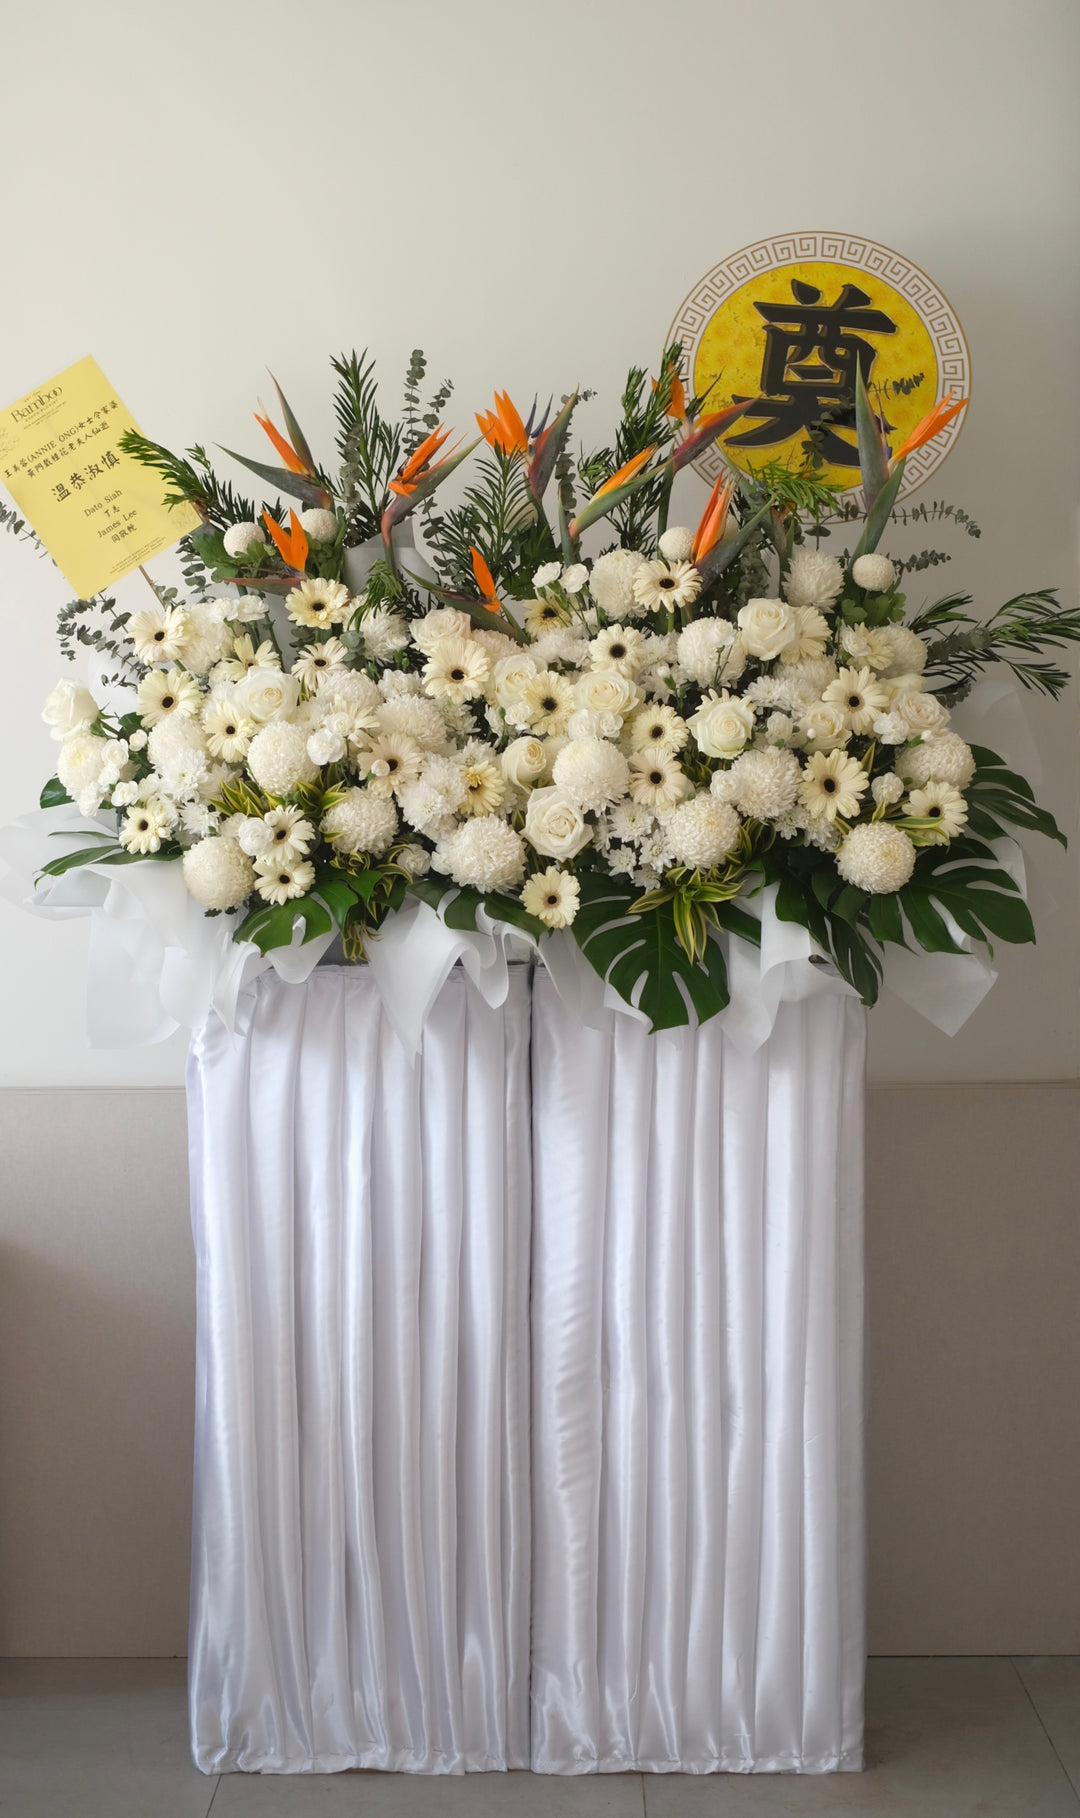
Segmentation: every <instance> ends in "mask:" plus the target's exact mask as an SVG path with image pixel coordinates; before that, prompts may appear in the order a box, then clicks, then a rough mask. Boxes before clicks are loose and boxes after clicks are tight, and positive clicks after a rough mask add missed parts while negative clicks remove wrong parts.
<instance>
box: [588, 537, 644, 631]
mask: <svg viewBox="0 0 1080 1818" xmlns="http://www.w3.org/2000/svg"><path fill="white" fill-rule="evenodd" d="M644 560H645V557H644V556H643V555H640V554H639V553H638V551H637V550H636V549H609V550H608V553H607V555H602V556H598V557H597V559H596V561H595V562H594V563H593V565H592V570H591V572H590V574H589V592H590V593H591V594H592V597H593V599H594V600H595V601H596V604H597V605H598V606H599V607H600V609H601V611H602V612H605V613H606V614H607V616H608V618H609V619H640V618H642V617H643V615H644V613H645V611H646V608H645V606H644V605H643V604H642V602H641V601H640V600H639V599H638V598H637V596H636V594H635V593H634V576H635V575H636V574H637V571H638V569H639V568H640V567H641V565H642V563H643V562H644Z"/></svg>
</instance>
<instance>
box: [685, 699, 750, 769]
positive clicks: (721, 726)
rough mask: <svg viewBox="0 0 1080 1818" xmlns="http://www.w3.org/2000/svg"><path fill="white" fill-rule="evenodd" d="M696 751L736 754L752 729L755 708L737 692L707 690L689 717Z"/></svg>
mask: <svg viewBox="0 0 1080 1818" xmlns="http://www.w3.org/2000/svg"><path fill="white" fill-rule="evenodd" d="M689 726H690V730H691V732H692V733H693V735H694V737H695V739H696V740H697V746H698V750H699V751H703V752H704V753H705V756H706V757H713V758H733V757H737V756H738V754H739V752H740V751H741V750H742V748H743V746H744V745H745V744H746V741H747V739H748V738H749V737H750V734H751V733H752V732H753V730H754V709H753V707H752V706H751V705H750V702H749V701H743V700H740V699H739V698H738V696H736V695H731V694H728V692H727V690H726V689H725V690H724V692H723V694H710V695H708V696H707V697H706V699H705V700H704V701H702V703H701V706H700V707H699V708H698V710H697V712H696V713H695V714H694V715H693V717H692V718H691V720H690V721H689Z"/></svg>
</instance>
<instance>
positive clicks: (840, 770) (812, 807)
mask: <svg viewBox="0 0 1080 1818" xmlns="http://www.w3.org/2000/svg"><path fill="white" fill-rule="evenodd" d="M868 781H869V778H868V777H867V774H866V771H865V770H864V769H863V767H862V765H861V764H860V763H858V762H857V761H856V759H855V758H852V757H848V755H847V753H846V752H845V751H844V750H843V749H837V750H835V751H815V752H814V753H813V755H812V757H810V758H808V759H807V762H806V768H805V770H804V771H803V778H802V782H801V783H800V784H799V800H800V801H801V802H802V804H803V807H804V808H805V809H806V811H807V813H808V814H809V815H810V816H811V817H812V818H813V819H814V820H817V819H821V818H824V819H827V820H830V821H834V820H835V819H836V817H837V815H839V816H840V817H841V819H843V820H845V821H850V820H852V819H853V818H854V816H855V815H857V814H858V812H859V803H860V801H861V800H862V797H863V794H864V792H865V790H866V786H867V783H868Z"/></svg>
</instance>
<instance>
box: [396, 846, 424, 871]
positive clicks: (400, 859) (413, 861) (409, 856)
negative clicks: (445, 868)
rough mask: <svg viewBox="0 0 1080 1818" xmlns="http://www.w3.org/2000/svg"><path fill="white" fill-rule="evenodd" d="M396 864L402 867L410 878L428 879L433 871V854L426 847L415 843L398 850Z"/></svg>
mask: <svg viewBox="0 0 1080 1818" xmlns="http://www.w3.org/2000/svg"><path fill="white" fill-rule="evenodd" d="M394 863H395V865H400V867H401V869H402V871H404V872H405V874H406V875H407V876H408V877H426V876H427V874H428V872H429V871H430V870H431V854H430V852H429V851H428V849H427V847H426V846H421V845H420V844H419V843H418V842H413V843H411V844H409V845H408V846H400V847H399V848H398V850H397V852H396V853H395V854H394Z"/></svg>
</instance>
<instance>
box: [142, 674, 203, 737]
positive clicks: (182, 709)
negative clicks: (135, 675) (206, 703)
mask: <svg viewBox="0 0 1080 1818" xmlns="http://www.w3.org/2000/svg"><path fill="white" fill-rule="evenodd" d="M137 693H138V699H139V713H140V715H141V717H142V721H143V724H144V725H146V726H156V725H157V723H158V721H159V720H163V719H164V718H165V716H166V715H167V714H170V713H178V714H179V715H180V716H181V718H192V717H194V715H195V714H197V713H198V712H199V710H200V708H201V707H202V695H201V694H200V692H199V684H198V682H196V681H195V679H194V677H192V676H190V675H188V674H187V673H186V671H185V670H183V669H168V670H165V669H152V670H151V671H150V673H149V675H144V676H143V679H142V681H141V682H140V683H139V686H138V690H137Z"/></svg>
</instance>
